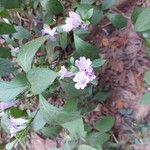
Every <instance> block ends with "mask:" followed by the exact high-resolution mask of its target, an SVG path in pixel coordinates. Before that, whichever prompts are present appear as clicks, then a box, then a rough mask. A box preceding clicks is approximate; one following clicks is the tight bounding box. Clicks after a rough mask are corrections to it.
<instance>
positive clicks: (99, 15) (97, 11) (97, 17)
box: [90, 7, 103, 26]
mask: <svg viewBox="0 0 150 150" xmlns="http://www.w3.org/2000/svg"><path fill="white" fill-rule="evenodd" d="M102 18H103V12H102V11H101V10H100V9H99V7H94V11H93V16H92V18H91V20H90V22H91V24H92V25H94V26H95V25H97V24H98V23H99V22H100V21H101V19H102Z"/></svg>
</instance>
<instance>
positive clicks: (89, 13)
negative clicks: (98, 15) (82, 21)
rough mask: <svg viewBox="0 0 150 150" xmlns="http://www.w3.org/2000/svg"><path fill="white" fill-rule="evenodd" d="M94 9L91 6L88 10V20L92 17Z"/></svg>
mask: <svg viewBox="0 0 150 150" xmlns="http://www.w3.org/2000/svg"><path fill="white" fill-rule="evenodd" d="M93 11H94V9H93V8H91V9H90V10H89V11H88V12H87V14H86V19H87V20H88V19H90V18H91V17H92V15H93Z"/></svg>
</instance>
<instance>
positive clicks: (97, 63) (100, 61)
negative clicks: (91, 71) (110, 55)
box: [92, 58, 106, 68]
mask: <svg viewBox="0 0 150 150" xmlns="http://www.w3.org/2000/svg"><path fill="white" fill-rule="evenodd" d="M105 62H106V60H104V59H102V58H98V59H94V60H93V61H92V67H93V68H99V67H101V66H102V65H103V64H104V63H105Z"/></svg>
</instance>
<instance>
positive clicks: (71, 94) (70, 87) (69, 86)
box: [60, 79, 88, 98]
mask: <svg viewBox="0 0 150 150" xmlns="http://www.w3.org/2000/svg"><path fill="white" fill-rule="evenodd" d="M60 86H61V88H62V90H63V91H64V92H65V94H66V95H65V96H66V97H68V98H75V97H79V96H81V95H86V94H87V93H88V91H87V90H86V89H84V90H77V89H76V88H75V87H74V82H72V81H70V80H67V79H66V80H63V81H60Z"/></svg>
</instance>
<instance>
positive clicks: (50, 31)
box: [42, 25, 57, 41]
mask: <svg viewBox="0 0 150 150" xmlns="http://www.w3.org/2000/svg"><path fill="white" fill-rule="evenodd" d="M42 34H43V35H49V38H50V40H52V41H54V40H56V38H55V35H56V34H57V33H56V28H53V29H51V28H50V27H49V26H48V25H44V27H43V30H42Z"/></svg>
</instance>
